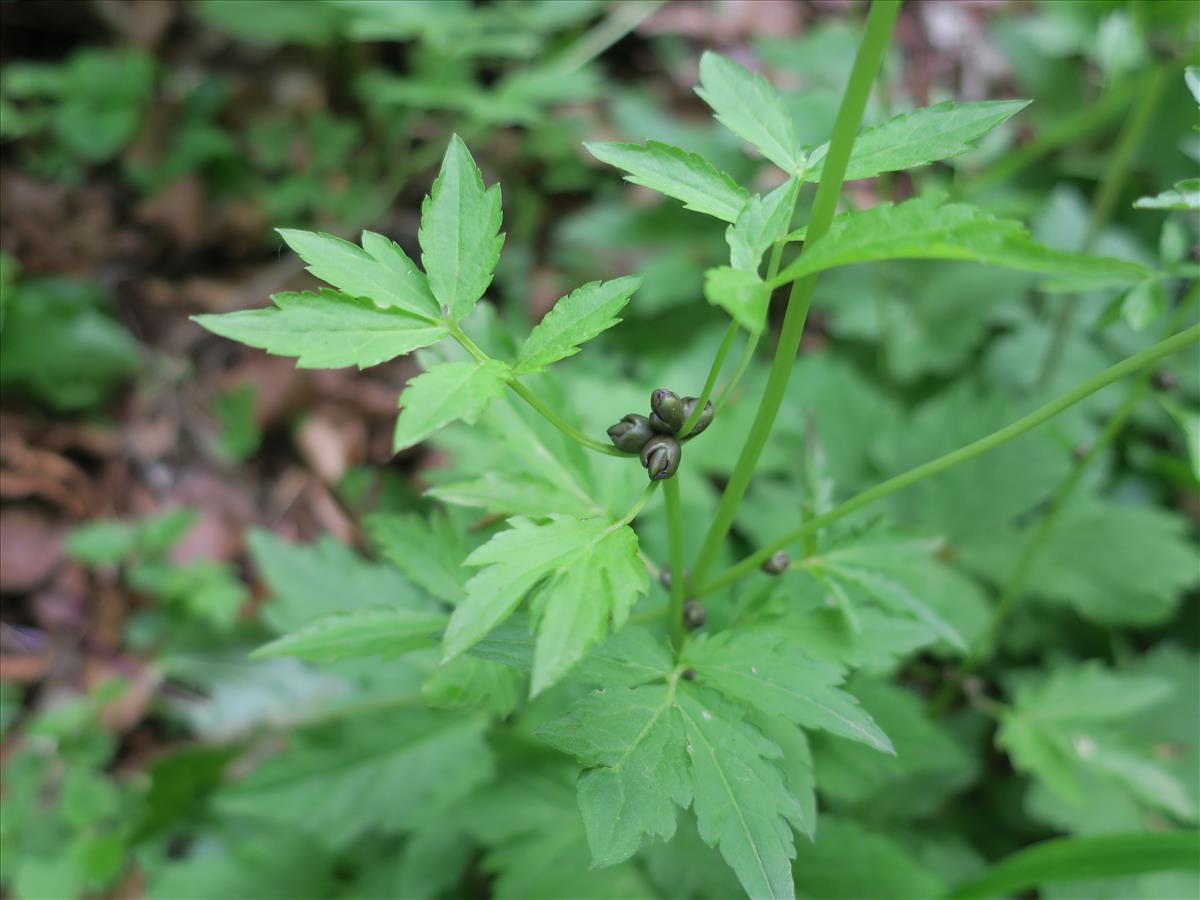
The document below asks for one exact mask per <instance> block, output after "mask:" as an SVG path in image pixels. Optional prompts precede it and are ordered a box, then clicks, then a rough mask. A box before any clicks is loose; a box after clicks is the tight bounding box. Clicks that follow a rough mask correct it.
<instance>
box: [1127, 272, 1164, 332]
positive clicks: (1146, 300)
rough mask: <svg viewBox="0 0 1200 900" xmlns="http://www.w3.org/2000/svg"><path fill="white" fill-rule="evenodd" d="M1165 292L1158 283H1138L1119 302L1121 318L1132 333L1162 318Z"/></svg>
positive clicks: (1160, 283) (1142, 329)
mask: <svg viewBox="0 0 1200 900" xmlns="http://www.w3.org/2000/svg"><path fill="white" fill-rule="evenodd" d="M1167 306H1168V302H1167V292H1166V291H1165V290H1164V289H1163V286H1162V282H1160V281H1139V282H1138V283H1137V284H1135V285H1134V286H1133V288H1132V289H1131V290H1130V291H1129V293H1127V294H1126V295H1125V296H1124V298H1123V299H1122V300H1121V318H1123V319H1124V320H1125V324H1126V325H1128V326H1129V327H1130V328H1132V329H1133V330H1134V331H1144V330H1145V328H1146V326H1147V325H1150V324H1152V323H1154V322H1156V321H1157V320H1158V319H1160V318H1162V315H1163V313H1165V312H1166V311H1167Z"/></svg>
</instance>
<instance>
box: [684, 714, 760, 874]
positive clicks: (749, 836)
mask: <svg viewBox="0 0 1200 900" xmlns="http://www.w3.org/2000/svg"><path fill="white" fill-rule="evenodd" d="M676 708H677V709H678V710H679V713H680V715H682V716H683V717H684V718H685V719H687V720H688V721H689V722H691V723H692V727H693V731H694V732H695V734H696V737H697V738H698V739H699V740H700V741H701V742H702V743H703V744H704V746H705V747H706V748H707V750H708V756H709V758H710V759H711V760H712V761H713V767H714V768H715V769H716V770H717V774H718V775H720V776H721V786H722V787H723V788H724V789H725V794H726V795H727V796H728V797H729V802H730V805H731V806H733V809H734V812H736V813H737V819H738V824H739V825H741V826H742V832H743V833H744V834H745V835H746V841H747V842H748V843H749V844H750V849H751V850H753V851H754V861H755V862H756V863H758V872H759V874H760V875H761V876H762V880H763V884H770V883H771V877H770V876H769V875H768V874H767V867H766V863H765V862H764V861H763V858H762V854H761V853H759V852H758V842H757V841H755V840H754V835H753V833H752V832H751V831H750V825H749V823H747V822H746V817H745V816H744V815H743V814H742V807H741V806H740V805H739V804H738V802H737V798H736V797H735V796H734V793H733V789H732V788H731V787H730V786H729V779H728V778H727V777H726V776H725V769H724V768H723V767H722V766H721V763H720V762H719V760H718V757H717V754H716V753H715V752H714V748H713V745H712V743H711V742H709V741H708V739H707V738H705V737H704V731H703V730H702V729H701V728H700V726H699V725H697V724H696V720H695V719H694V718H692V717H691V716H689V715H688V714H687V711H686V710H685V709H684V708H683V707H681V706H680V707H676ZM693 802H694V801H693Z"/></svg>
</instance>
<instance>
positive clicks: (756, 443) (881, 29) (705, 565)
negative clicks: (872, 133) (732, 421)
mask: <svg viewBox="0 0 1200 900" xmlns="http://www.w3.org/2000/svg"><path fill="white" fill-rule="evenodd" d="M899 11H900V3H899V0H875V2H874V3H872V4H871V12H870V14H869V15H868V17H867V30H866V33H865V34H864V35H863V40H862V43H861V44H860V45H859V48H858V53H857V54H856V56H855V58H854V67H853V69H852V70H851V72H850V81H849V84H847V86H846V92H845V94H843V95H842V103H841V106H840V108H839V109H838V115H837V120H836V121H835V123H834V126H833V138H832V139H831V141H830V145H829V155H828V157H827V158H826V160H825V166H824V168H823V169H822V171H821V181H820V184H819V185H818V186H817V195H816V198H815V199H814V200H813V206H812V215H811V216H810V219H809V223H808V242H806V243H805V247H808V246H810V245H811V244H812V243H815V242H816V241H819V240H820V239H821V237H823V236H824V234H825V232H826V231H828V230H829V225H830V223H831V222H832V221H833V216H834V213H835V212H836V211H837V204H838V196H839V195H840V194H841V190H842V182H843V180H844V178H845V174H846V165H847V163H848V162H849V160H850V150H851V148H852V147H853V146H854V138H855V135H856V134H857V133H858V127H859V124H860V123H861V121H862V114H863V110H864V109H865V107H866V103H867V98H868V97H869V96H870V93H871V85H872V83H873V82H874V81H875V76H876V74H877V73H878V71H879V68H880V66H881V64H882V63H883V57H884V54H885V53H886V52H887V46H888V41H889V39H890V38H891V34H892V26H893V25H894V24H895V21H896V15H897V14H898V13H899ZM816 281H817V276H816V275H811V276H808V277H807V278H804V279H802V280H800V281H796V282H793V284H792V290H791V295H790V296H789V297H788V304H787V312H786V313H785V314H784V319H783V327H782V329H781V330H780V334H779V344H778V345H777V346H776V348H775V358H774V360H773V361H772V363H771V373H770V375H769V377H768V379H767V386H766V389H765V390H764V391H763V396H762V400H761V401H760V402H759V406H758V414H757V415H756V416H755V418H754V423H753V424H752V425H751V426H750V433H749V434H747V435H746V441H745V443H744V444H743V445H742V452H741V454H740V455H739V456H738V459H737V463H736V464H735V465H734V468H733V472H732V473H731V474H730V476H729V482H728V483H727V484H726V486H725V491H724V493H723V494H722V495H721V502H720V504H719V505H718V506H717V512H716V515H715V516H714V517H713V521H712V524H711V525H710V526H709V529H708V534H706V535H705V538H704V544H703V546H702V547H701V548H700V553H699V556H698V557H697V559H696V564H695V566H694V567H693V575H692V577H693V579H694V580H695V581H697V582H699V581H702V580H703V578H704V575H705V574H707V572H708V570H709V568H710V567H711V566H712V564H713V562H714V561H715V560H716V559H717V551H718V549H719V548H720V546H721V543H722V542H723V541H724V540H725V536H726V535H727V534H728V533H729V529H730V527H731V526H732V525H733V520H734V517H735V516H736V515H737V510H738V507H739V506H740V505H741V502H742V497H743V496H745V493H746V488H747V487H748V486H749V484H750V478H751V476H752V475H753V474H754V468H755V466H756V465H757V464H758V459H759V456H761V455H762V451H763V447H765V446H766V443H767V437H768V436H769V435H770V433H771V428H772V426H773V425H774V424H775V417H776V416H777V415H778V414H779V407H780V405H781V404H782V403H783V395H784V393H785V391H786V390H787V385H788V380H789V379H790V378H791V374H792V369H793V367H794V366H795V361H796V351H797V350H798V349H799V348H800V336H801V334H802V333H803V331H804V321H805V319H806V318H807V317H808V309H809V306H810V305H811V303H812V294H813V287H814V285H815V284H816Z"/></svg>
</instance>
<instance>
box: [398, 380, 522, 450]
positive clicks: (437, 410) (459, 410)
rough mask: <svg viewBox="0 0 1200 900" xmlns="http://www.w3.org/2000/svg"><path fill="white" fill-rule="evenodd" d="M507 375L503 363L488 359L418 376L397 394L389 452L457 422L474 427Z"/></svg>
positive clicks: (499, 389) (401, 448)
mask: <svg viewBox="0 0 1200 900" xmlns="http://www.w3.org/2000/svg"><path fill="white" fill-rule="evenodd" d="M511 374H512V370H511V369H509V367H508V364H507V363H504V362H501V361H500V360H498V359H488V360H484V361H483V362H475V361H474V360H468V361H464V362H452V363H442V364H441V365H439V366H434V367H433V368H432V369H429V370H428V371H426V372H423V373H422V374H420V375H418V376H417V377H416V378H414V379H412V380H411V381H409V383H408V384H407V385H406V386H405V388H404V391H403V393H401V394H400V407H401V409H400V417H399V418H398V419H397V420H396V436H395V439H394V441H393V444H392V446H393V449H394V450H396V451H397V452H399V451H400V450H404V449H405V448H407V447H411V446H413V445H414V444H419V443H420V442H421V441H423V440H425V438H427V437H429V436H430V435H431V434H433V433H434V432H435V431H437V430H438V429H439V428H443V427H445V426H446V425H449V424H450V423H451V422H453V421H455V420H457V419H461V420H462V421H464V422H466V423H467V424H468V425H473V424H475V423H476V422H478V421H479V417H480V416H481V415H483V411H484V410H485V409H487V407H488V404H489V403H491V402H492V401H493V400H494V399H496V398H497V397H499V396H500V395H501V394H502V393H504V385H505V383H506V382H507V381H508V379H509V376H510V375H511Z"/></svg>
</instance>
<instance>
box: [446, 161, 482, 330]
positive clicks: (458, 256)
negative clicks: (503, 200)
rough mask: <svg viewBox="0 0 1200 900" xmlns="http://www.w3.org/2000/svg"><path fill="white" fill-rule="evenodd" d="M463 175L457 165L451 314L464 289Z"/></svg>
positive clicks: (455, 174)
mask: <svg viewBox="0 0 1200 900" xmlns="http://www.w3.org/2000/svg"><path fill="white" fill-rule="evenodd" d="M461 175H462V173H461V171H459V167H457V166H456V167H455V172H454V188H455V190H454V201H455V206H456V210H455V216H454V232H455V233H454V279H453V281H452V283H453V285H454V302H453V303H451V304H450V306H451V315H454V314H455V311H454V307H455V306H457V305H458V303H459V301H460V300H461V297H460V296H459V293H460V291H461V290H462V279H461V277H460V272H461V271H462V255H463V244H464V242H465V234H464V227H463V211H464V206H463V201H464V198H463V190H462V178H461ZM484 196H485V197H486V196H487V189H486V188H485V189H484Z"/></svg>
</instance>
